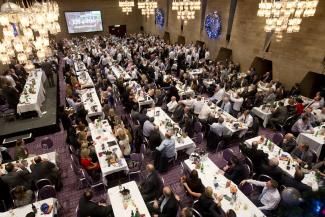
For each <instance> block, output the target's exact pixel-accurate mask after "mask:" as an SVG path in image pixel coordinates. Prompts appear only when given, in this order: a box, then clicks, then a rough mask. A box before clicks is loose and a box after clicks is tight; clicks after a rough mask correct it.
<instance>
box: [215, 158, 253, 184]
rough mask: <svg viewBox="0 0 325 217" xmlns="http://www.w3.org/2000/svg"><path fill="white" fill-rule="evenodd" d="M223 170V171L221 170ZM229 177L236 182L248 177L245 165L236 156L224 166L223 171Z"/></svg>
mask: <svg viewBox="0 0 325 217" xmlns="http://www.w3.org/2000/svg"><path fill="white" fill-rule="evenodd" d="M221 172H222V171H221ZM222 173H224V175H225V177H226V178H227V179H230V180H231V181H233V182H234V183H235V184H237V185H238V184H239V183H240V182H241V181H243V180H244V179H246V178H247V177H246V176H247V175H248V174H245V168H244V165H243V164H242V163H241V162H240V161H239V159H238V158H237V157H236V156H233V157H232V158H231V159H230V161H229V162H228V165H226V166H225V167H224V168H223V172H222Z"/></svg>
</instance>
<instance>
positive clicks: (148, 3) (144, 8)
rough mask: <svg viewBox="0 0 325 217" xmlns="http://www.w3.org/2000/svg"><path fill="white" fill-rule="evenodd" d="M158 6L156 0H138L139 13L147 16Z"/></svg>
mask: <svg viewBox="0 0 325 217" xmlns="http://www.w3.org/2000/svg"><path fill="white" fill-rule="evenodd" d="M157 7H158V4H157V1H156V0H139V1H138V8H139V9H141V14H142V15H145V16H147V17H148V18H149V16H150V15H153V14H155V9H156V8H157Z"/></svg>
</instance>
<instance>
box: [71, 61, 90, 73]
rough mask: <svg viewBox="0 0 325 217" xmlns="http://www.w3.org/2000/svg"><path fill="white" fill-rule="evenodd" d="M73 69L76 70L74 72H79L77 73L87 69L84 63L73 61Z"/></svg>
mask: <svg viewBox="0 0 325 217" xmlns="http://www.w3.org/2000/svg"><path fill="white" fill-rule="evenodd" d="M74 69H75V70H76V72H79V71H84V70H87V67H86V65H85V63H84V62H82V61H81V60H75V61H74Z"/></svg>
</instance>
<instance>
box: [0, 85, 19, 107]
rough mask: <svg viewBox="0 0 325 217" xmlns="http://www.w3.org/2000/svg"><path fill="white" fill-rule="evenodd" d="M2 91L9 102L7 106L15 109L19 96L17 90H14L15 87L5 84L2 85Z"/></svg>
mask: <svg viewBox="0 0 325 217" xmlns="http://www.w3.org/2000/svg"><path fill="white" fill-rule="evenodd" d="M2 93H3V95H4V97H5V98H6V100H7V103H8V104H9V108H11V109H14V110H15V111H16V110H17V104H18V103H19V97H20V96H19V92H18V91H17V90H16V88H14V87H12V86H10V85H8V84H7V85H5V86H4V87H3V89H2Z"/></svg>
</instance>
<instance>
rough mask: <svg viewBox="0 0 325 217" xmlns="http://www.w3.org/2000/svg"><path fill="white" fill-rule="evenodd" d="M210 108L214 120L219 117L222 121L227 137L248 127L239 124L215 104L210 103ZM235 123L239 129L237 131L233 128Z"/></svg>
mask: <svg viewBox="0 0 325 217" xmlns="http://www.w3.org/2000/svg"><path fill="white" fill-rule="evenodd" d="M205 103H208V101H206V102H205ZM210 108H212V109H213V114H214V117H215V118H219V117H220V116H221V117H222V118H223V119H224V123H223V124H224V125H225V126H226V128H227V130H228V133H227V134H228V135H232V134H234V133H236V132H240V131H243V130H247V129H248V126H246V125H245V124H244V123H241V122H240V121H238V119H237V118H235V117H233V116H232V115H231V114H229V113H228V112H225V111H223V110H222V109H221V108H220V107H218V106H216V105H215V104H213V103H212V105H211V107H210ZM235 123H237V124H239V127H238V128H237V129H236V128H235V127H234V124H235Z"/></svg>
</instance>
